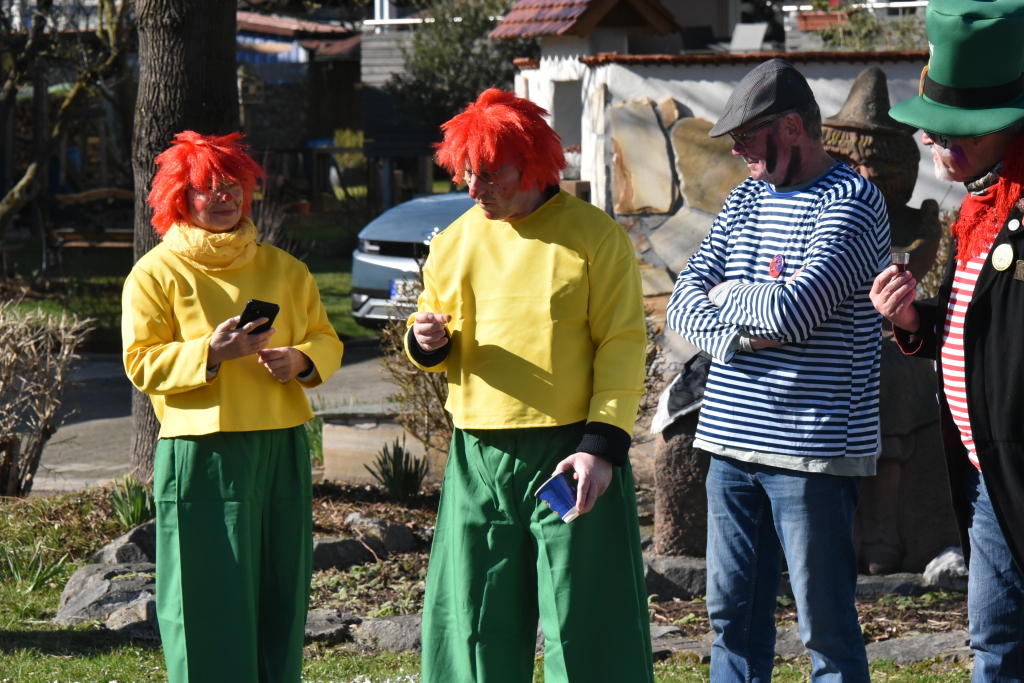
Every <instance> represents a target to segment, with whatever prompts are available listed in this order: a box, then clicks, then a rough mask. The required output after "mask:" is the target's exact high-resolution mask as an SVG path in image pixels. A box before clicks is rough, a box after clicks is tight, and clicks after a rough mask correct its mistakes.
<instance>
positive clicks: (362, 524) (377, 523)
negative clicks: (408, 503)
mask: <svg viewBox="0 0 1024 683" xmlns="http://www.w3.org/2000/svg"><path fill="white" fill-rule="evenodd" d="M345 523H346V524H348V525H349V526H350V527H352V530H353V531H355V532H357V533H358V534H360V536H361V538H360V540H362V541H364V542H366V543H367V545H369V546H370V548H371V549H372V550H373V551H374V552H376V553H377V554H378V555H379V554H380V553H379V552H378V547H377V546H376V544H374V543H373V540H371V539H375V540H377V541H380V543H381V544H383V548H384V552H385V553H407V552H409V551H411V550H415V549H416V546H417V545H418V543H417V541H416V534H414V533H413V530H412V529H410V528H409V527H407V526H405V525H404V524H389V523H388V522H384V521H381V520H379V519H373V518H372V517H364V516H363V515H361V514H359V513H358V512H353V513H352V514H350V515H349V516H348V517H346V518H345Z"/></svg>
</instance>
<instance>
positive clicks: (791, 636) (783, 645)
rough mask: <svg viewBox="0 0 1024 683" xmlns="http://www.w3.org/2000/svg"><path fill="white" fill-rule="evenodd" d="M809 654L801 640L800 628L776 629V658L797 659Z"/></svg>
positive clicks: (780, 627) (782, 627)
mask: <svg viewBox="0 0 1024 683" xmlns="http://www.w3.org/2000/svg"><path fill="white" fill-rule="evenodd" d="M806 653H807V648H805V647H804V641H803V640H801V639H800V628H799V627H798V626H796V625H793V626H779V627H777V628H776V629H775V656H776V657H782V658H783V659H795V658H797V657H802V656H803V655H805V654H806Z"/></svg>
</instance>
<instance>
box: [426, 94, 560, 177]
mask: <svg viewBox="0 0 1024 683" xmlns="http://www.w3.org/2000/svg"><path fill="white" fill-rule="evenodd" d="M545 115H547V112H546V111H545V110H544V109H542V108H541V107H538V106H537V105H536V104H534V103H533V102H531V101H530V100H524V99H522V98H519V97H516V96H515V95H514V94H512V93H510V92H506V91H504V90H498V89H497V88H490V89H488V90H485V91H484V92H483V93H481V95H480V97H478V98H477V100H476V102H474V103H472V104H470V105H469V106H468V107H466V110H465V111H464V112H462V113H461V114H459V115H458V116H456V117H455V118H453V119H452V120H451V121H449V122H448V123H445V124H444V125H442V126H441V130H442V131H443V132H444V141H443V142H441V143H439V144H438V145H436V147H437V163H438V164H439V165H440V166H441V167H443V168H444V169H446V170H447V171H448V172H449V173H451V174H452V175H453V176H454V178H455V180H456V182H461V180H462V178H461V171H462V169H463V168H465V165H466V163H467V162H468V163H469V168H471V169H472V170H473V171H474V172H480V171H481V170H484V167H485V166H486V167H487V169H486V170H489V171H496V170H498V169H497V168H496V166H497V164H500V163H506V164H507V163H510V162H512V161H513V160H515V165H516V167H517V168H518V169H519V170H520V171H522V174H523V180H522V183H521V185H520V189H522V190H530V189H533V188H534V187H536V188H537V189H540V190H543V189H545V188H547V187H550V186H552V185H557V184H558V181H559V175H558V172H559V171H561V170H562V169H563V168H565V155H564V154H563V153H562V139H561V138H560V137H558V133H556V132H555V131H554V130H552V129H551V126H549V125H548V124H547V122H546V121H545V120H544V116H545Z"/></svg>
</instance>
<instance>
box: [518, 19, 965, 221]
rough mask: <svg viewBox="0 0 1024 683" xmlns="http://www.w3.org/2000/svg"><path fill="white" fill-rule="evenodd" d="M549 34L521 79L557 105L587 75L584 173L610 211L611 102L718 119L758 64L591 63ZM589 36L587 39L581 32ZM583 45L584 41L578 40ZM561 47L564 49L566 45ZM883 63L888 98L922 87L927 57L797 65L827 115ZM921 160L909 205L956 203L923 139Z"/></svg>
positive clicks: (959, 195)
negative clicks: (658, 105)
mask: <svg viewBox="0 0 1024 683" xmlns="http://www.w3.org/2000/svg"><path fill="white" fill-rule="evenodd" d="M548 40H549V39H547V38H545V39H544V40H543V41H542V58H541V60H540V67H539V68H538V69H530V70H526V71H523V72H522V74H521V78H522V79H524V80H526V81H528V82H529V87H528V91H529V92H528V95H529V98H530V99H531V100H533V101H534V102H536V103H537V104H539V105H540V106H542V107H544V108H546V109H549V110H550V107H551V105H552V94H553V86H552V82H553V81H556V80H575V79H581V80H582V81H583V88H582V98H583V121H582V122H581V132H582V143H581V151H582V164H581V168H580V175H581V178H582V179H583V180H589V181H590V182H591V197H592V201H593V203H594V204H596V205H598V206H600V207H601V208H603V209H604V210H606V211H609V212H610V211H611V208H612V207H611V199H610V198H611V192H610V183H611V175H610V169H611V140H610V137H611V136H610V134H611V131H610V130H609V129H608V127H607V126H606V125H605V119H606V115H605V114H606V110H607V108H608V107H611V106H615V105H617V104H622V103H624V102H628V101H630V100H636V99H643V98H650V99H651V100H654V101H655V102H659V101H661V100H663V99H665V98H666V97H672V98H675V99H676V100H677V101H679V102H680V103H681V104H683V105H685V106H686V107H688V108H689V109H690V110H691V111H692V112H693V115H694V116H696V117H699V118H703V119H707V120H708V121H712V122H713V121H717V120H718V119H719V118H720V117H721V116H722V113H723V111H724V109H725V103H726V102H727V101H728V99H729V95H730V94H731V93H732V91H733V89H734V88H735V87H736V85H737V83H739V81H740V79H742V78H743V76H744V75H746V74H747V72H748V71H750V69H751V68H753V65H752V64H726V65H719V66H700V65H697V66H694V65H652V66H633V65H624V64H606V65H602V66H597V67H588V66H586V65H584V64H583V63H581V62H580V61H579V57H578V56H576V55H575V54H570V53H572V50H569V49H566V48H568V47H569V46H568V45H567V44H564V43H563V44H562V45H559V46H558V51H556V50H551V51H550V52H548V55H547V56H543V55H544V53H545V50H544V44H546V43H548ZM574 40H577V41H579V43H582V42H583V41H582V40H581V39H574ZM579 43H578V47H582V45H579ZM563 50H564V52H563V53H562V54H558V52H559V51H563ZM872 65H877V66H879V67H881V68H882V70H883V71H884V72H885V74H886V77H887V80H888V84H889V98H890V101H891V102H893V103H896V102H899V101H901V100H904V99H907V98H909V97H913V96H915V95H917V93H918V87H919V82H920V76H921V69H922V67H923V66H924V62H923V60H922V61H921V62H821V63H803V62H801V63H798V64H796V67H797V68H798V69H799V70H800V72H801V73H803V74H804V76H806V77H807V81H808V83H809V84H810V86H811V90H813V91H814V95H815V98H816V99H817V100H818V104H819V106H820V107H821V111H822V117H823V118H828V117H829V116H832V115H834V114H835V113H837V112H838V111H839V109H840V108H841V107H842V105H843V103H844V102H845V101H846V97H847V95H848V94H849V92H850V88H851V87H852V86H853V82H854V80H855V79H856V78H857V76H858V75H859V74H860V72H861V71H863V70H864V69H866V68H867V67H868V66H872ZM916 139H917V141H918V146H919V147H920V150H921V163H920V170H919V175H918V180H917V186H916V188H915V190H914V196H913V198H912V199H911V201H910V206H913V207H918V206H920V204H921V201H922V200H924V199H928V198H930V199H935V200H936V201H938V202H939V203H940V206H941V207H942V208H955V207H956V206H959V204H960V201H961V200H962V199H963V197H964V194H965V190H964V187H963V185H962V184H959V183H949V182H943V181H940V180H937V179H936V178H935V175H934V173H933V166H932V158H931V152H930V151H929V150H928V149H927V148H925V147H924V146H923V145H921V144H920V140H921V134H920V132H918V133H917V135H916Z"/></svg>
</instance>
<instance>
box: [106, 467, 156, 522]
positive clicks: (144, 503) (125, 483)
mask: <svg viewBox="0 0 1024 683" xmlns="http://www.w3.org/2000/svg"><path fill="white" fill-rule="evenodd" d="M110 507H111V510H112V512H113V513H114V518H115V519H117V523H118V524H120V525H121V527H122V528H124V529H125V531H128V530H130V529H134V528H135V527H137V526H139V525H140V524H143V523H145V522H148V521H149V520H151V519H153V518H154V517H156V503H155V502H154V500H153V490H152V489H150V488H149V487H148V486H146V485H145V484H143V483H141V482H139V481H138V480H136V479H135V478H134V477H132V476H131V475H125V477H124V478H123V479H121V481H119V482H118V481H115V482H114V490H113V491H111V492H110Z"/></svg>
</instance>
